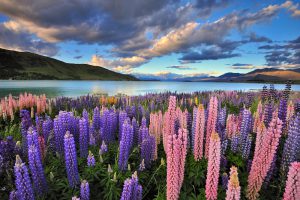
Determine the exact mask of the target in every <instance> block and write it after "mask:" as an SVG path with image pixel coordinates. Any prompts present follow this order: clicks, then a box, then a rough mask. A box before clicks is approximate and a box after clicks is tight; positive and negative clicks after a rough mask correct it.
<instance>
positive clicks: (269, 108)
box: [264, 100, 273, 127]
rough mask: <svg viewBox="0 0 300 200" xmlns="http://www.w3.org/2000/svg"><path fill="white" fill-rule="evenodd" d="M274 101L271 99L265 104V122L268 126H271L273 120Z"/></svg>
mask: <svg viewBox="0 0 300 200" xmlns="http://www.w3.org/2000/svg"><path fill="white" fill-rule="evenodd" d="M272 105H273V102H272V100H269V101H268V102H267V103H266V104H265V109H264V123H265V126H266V127H269V123H270V122H271V120H272V114H273V108H272V107H273V106H272Z"/></svg>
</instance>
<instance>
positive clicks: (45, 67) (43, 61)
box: [0, 48, 138, 81]
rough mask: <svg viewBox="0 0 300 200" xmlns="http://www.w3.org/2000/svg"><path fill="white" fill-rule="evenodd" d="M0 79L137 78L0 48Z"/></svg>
mask: <svg viewBox="0 0 300 200" xmlns="http://www.w3.org/2000/svg"><path fill="white" fill-rule="evenodd" d="M0 79H17V80H33V79H35V80H116V81H135V80H138V79H137V78H135V77H133V76H130V75H125V74H120V73H117V72H113V71H110V70H108V69H105V68H103V67H95V66H92V65H88V64H70V63H65V62H62V61H60V60H56V59H53V58H49V57H45V56H41V55H38V54H34V53H29V52H17V51H10V50H6V49H1V48H0Z"/></svg>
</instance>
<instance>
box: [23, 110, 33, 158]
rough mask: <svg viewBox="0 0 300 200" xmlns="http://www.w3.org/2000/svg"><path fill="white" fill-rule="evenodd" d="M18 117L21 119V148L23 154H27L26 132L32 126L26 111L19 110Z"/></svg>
mask: <svg viewBox="0 0 300 200" xmlns="http://www.w3.org/2000/svg"><path fill="white" fill-rule="evenodd" d="M20 117H21V134H22V146H23V152H24V153H25V154H27V152H28V151H27V149H28V145H27V130H28V128H29V127H30V126H31V125H32V122H31V118H30V113H29V111H28V110H21V111H20Z"/></svg>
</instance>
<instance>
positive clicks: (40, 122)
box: [35, 114, 44, 135]
mask: <svg viewBox="0 0 300 200" xmlns="http://www.w3.org/2000/svg"><path fill="white" fill-rule="evenodd" d="M43 121H44V120H43V117H42V116H39V115H38V114H35V127H36V131H37V132H38V134H39V135H40V134H41V133H42V130H43V129H42V128H43Z"/></svg>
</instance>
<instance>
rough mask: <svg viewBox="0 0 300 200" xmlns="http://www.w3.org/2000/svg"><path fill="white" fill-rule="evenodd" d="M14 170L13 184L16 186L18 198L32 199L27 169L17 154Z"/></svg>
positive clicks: (22, 199) (20, 199) (23, 199)
mask: <svg viewBox="0 0 300 200" xmlns="http://www.w3.org/2000/svg"><path fill="white" fill-rule="evenodd" d="M14 172H15V177H16V179H15V186H16V188H17V196H18V200H34V195H33V189H32V185H31V181H30V178H29V173H28V169H27V167H26V165H25V164H24V163H23V162H22V160H21V158H20V156H18V155H17V156H16V163H15V167H14Z"/></svg>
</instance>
